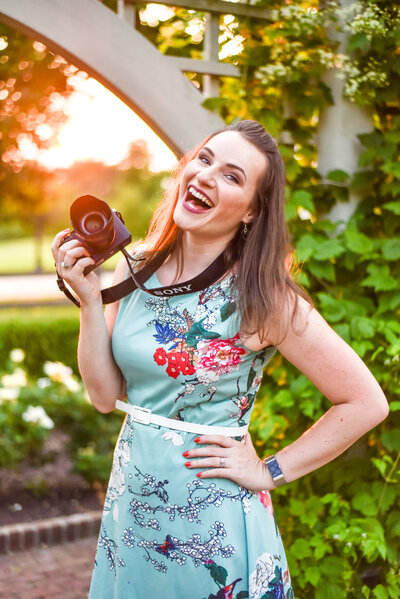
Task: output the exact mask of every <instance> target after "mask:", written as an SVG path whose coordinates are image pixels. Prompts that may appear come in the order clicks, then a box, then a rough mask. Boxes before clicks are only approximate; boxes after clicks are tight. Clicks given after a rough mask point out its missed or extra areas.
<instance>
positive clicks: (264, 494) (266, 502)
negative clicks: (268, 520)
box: [258, 491, 274, 517]
mask: <svg viewBox="0 0 400 599" xmlns="http://www.w3.org/2000/svg"><path fill="white" fill-rule="evenodd" d="M258 497H259V498H260V501H261V503H262V504H263V506H264V507H265V508H267V510H268V513H269V515H270V516H271V517H272V516H273V515H274V508H273V505H272V499H271V494H270V492H269V491H259V493H258Z"/></svg>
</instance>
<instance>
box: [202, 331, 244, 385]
mask: <svg viewBox="0 0 400 599" xmlns="http://www.w3.org/2000/svg"><path fill="white" fill-rule="evenodd" d="M238 340H239V334H237V335H235V336H234V337H232V338H231V339H212V340H211V341H200V342H199V344H198V346H197V350H198V354H199V357H200V359H199V361H198V363H197V367H196V371H198V370H212V371H214V372H215V373H216V374H217V375H218V377H219V376H221V374H226V373H228V372H232V370H237V368H238V367H239V363H240V361H241V356H243V355H246V353H247V352H246V350H245V349H244V348H243V347H238V346H237V345H236V343H237V341H238ZM214 380H218V379H214Z"/></svg>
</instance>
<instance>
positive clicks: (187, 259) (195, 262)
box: [157, 232, 230, 285]
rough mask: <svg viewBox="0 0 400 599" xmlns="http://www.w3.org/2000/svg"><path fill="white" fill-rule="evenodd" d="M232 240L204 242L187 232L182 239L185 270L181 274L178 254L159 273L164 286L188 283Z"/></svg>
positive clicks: (170, 258)
mask: <svg viewBox="0 0 400 599" xmlns="http://www.w3.org/2000/svg"><path fill="white" fill-rule="evenodd" d="M229 241H230V239H223V240H222V239H218V240H215V241H213V240H210V239H208V240H204V239H199V238H194V237H193V236H192V235H190V234H189V233H187V232H185V233H184V235H183V238H182V257H183V269H182V272H181V273H180V272H179V271H178V266H179V253H178V252H176V253H174V254H173V255H172V256H170V257H169V259H168V260H167V261H166V262H165V263H164V264H163V265H162V266H161V267H160V269H159V270H158V271H157V274H158V277H159V279H160V281H161V282H162V284H163V285H170V284H172V283H179V282H182V281H187V280H189V279H192V278H193V277H195V276H197V275H198V274H200V273H201V272H203V270H205V269H206V268H207V266H209V265H210V264H211V263H212V262H214V260H215V259H216V258H217V257H218V256H219V255H220V254H221V253H222V252H223V251H224V249H225V248H226V247H227V245H228V243H229Z"/></svg>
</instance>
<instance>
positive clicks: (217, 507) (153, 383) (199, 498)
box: [89, 274, 294, 599]
mask: <svg viewBox="0 0 400 599" xmlns="http://www.w3.org/2000/svg"><path fill="white" fill-rule="evenodd" d="M231 283H232V278H231V277H226V278H225V279H223V280H222V281H221V282H219V283H217V284H215V285H212V286H210V287H209V288H207V289H206V290H203V291H201V292H197V293H192V294H189V295H183V296H175V297H170V298H164V297H155V296H150V295H149V294H146V293H145V292H143V291H141V290H139V289H137V290H136V291H135V292H134V293H132V294H130V295H128V296H127V297H125V298H124V299H122V300H121V301H120V306H119V310H118V316H117V320H116V323H115V327H114V332H113V340H112V344H113V352H114V356H115V359H116V361H117V363H118V365H119V367H120V369H121V371H122V373H123V375H124V377H125V379H126V382H127V391H128V402H129V403H131V404H136V405H139V406H141V407H144V408H150V409H151V410H152V411H153V412H154V413H155V414H157V415H159V416H165V417H167V418H175V419H179V420H186V421H187V422H191V423H197V424H206V425H215V426H224V427H226V426H229V427H232V426H243V425H245V424H247V423H248V422H249V419H250V415H251V411H252V407H253V404H254V400H255V396H256V392H257V390H258V388H259V385H260V382H261V377H262V372H263V367H264V366H265V365H266V363H267V362H268V360H269V359H270V358H271V356H272V355H273V353H274V352H275V349H274V348H272V347H270V348H267V349H264V350H262V351H259V352H254V351H249V350H247V349H245V347H244V346H243V345H242V344H241V343H240V341H239V334H238V331H239V323H238V318H237V313H236V311H235V303H234V298H233V294H232V291H231V286H232V285H231ZM160 285H161V283H160V282H159V281H158V279H157V276H156V274H154V275H153V276H152V277H151V278H150V279H149V281H148V283H147V286H148V287H149V288H151V287H157V286H160ZM197 436H199V435H198V434H197V435H196V434H193V433H188V432H178V431H176V430H173V429H169V428H165V427H159V426H155V425H145V424H140V423H137V422H134V421H133V420H132V418H131V416H130V415H127V416H126V418H125V421H124V423H123V425H122V428H121V432H120V435H119V439H118V442H117V445H116V447H115V452H114V459H113V466H112V470H111V476H110V480H109V484H108V489H107V494H106V498H105V504H104V512H103V517H102V523H101V527H100V533H99V538H98V546H97V553H96V557H95V564H94V568H93V575H92V582H91V587H90V592H89V598H90V599H150V598H155V597H166V598H167V599H245V598H249V599H294V594H293V590H292V587H291V583H290V576H289V572H288V567H287V562H286V557H285V553H284V549H283V546H282V542H281V537H280V534H279V531H278V528H277V526H276V523H275V519H274V514H273V507H272V503H271V497H270V494H269V492H268V491H262V492H260V493H255V492H250V491H249V490H247V489H245V488H243V487H241V486H239V485H237V484H236V483H234V482H233V481H231V480H229V479H224V478H222V479H221V478H216V479H212V478H209V479H200V478H198V477H196V473H197V472H199V471H200V470H201V469H194V470H191V469H188V468H186V466H185V465H184V463H185V461H187V458H184V457H183V456H182V453H183V452H185V451H187V450H189V449H193V448H195V447H198V446H197V445H196V443H194V439H195V438H196V437H197ZM237 440H239V441H240V440H241V438H240V437H238V438H237ZM203 470H204V468H203Z"/></svg>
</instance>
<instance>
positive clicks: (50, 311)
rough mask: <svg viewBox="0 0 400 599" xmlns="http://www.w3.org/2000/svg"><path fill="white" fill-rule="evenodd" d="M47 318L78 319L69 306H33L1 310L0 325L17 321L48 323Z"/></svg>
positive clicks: (76, 313) (76, 310)
mask: <svg viewBox="0 0 400 599" xmlns="http://www.w3.org/2000/svg"><path fill="white" fill-rule="evenodd" d="M49 318H52V319H60V318H67V319H71V320H75V319H79V310H78V308H76V307H75V306H73V305H72V304H71V305H70V306H35V307H29V308H3V309H2V310H0V323H2V322H8V321H13V320H18V321H19V322H22V323H23V322H30V321H31V320H33V319H34V320H35V321H41V320H43V321H48V320H49Z"/></svg>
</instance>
